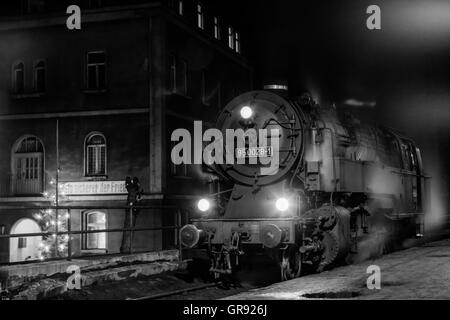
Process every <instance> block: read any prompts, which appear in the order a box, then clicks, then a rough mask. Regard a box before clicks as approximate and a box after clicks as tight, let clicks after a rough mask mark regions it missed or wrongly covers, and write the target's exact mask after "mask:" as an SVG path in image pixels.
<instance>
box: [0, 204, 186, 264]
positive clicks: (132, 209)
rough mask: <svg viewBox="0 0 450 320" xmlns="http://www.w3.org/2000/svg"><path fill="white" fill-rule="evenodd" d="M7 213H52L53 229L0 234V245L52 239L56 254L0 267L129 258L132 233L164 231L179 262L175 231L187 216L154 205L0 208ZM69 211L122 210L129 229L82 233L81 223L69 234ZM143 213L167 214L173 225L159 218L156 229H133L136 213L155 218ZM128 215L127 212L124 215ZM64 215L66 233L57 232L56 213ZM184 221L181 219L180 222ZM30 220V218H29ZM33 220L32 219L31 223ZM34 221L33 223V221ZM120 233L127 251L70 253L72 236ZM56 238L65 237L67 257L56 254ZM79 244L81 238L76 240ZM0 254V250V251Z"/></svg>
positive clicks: (84, 230)
mask: <svg viewBox="0 0 450 320" xmlns="http://www.w3.org/2000/svg"><path fill="white" fill-rule="evenodd" d="M5 210H8V212H12V211H22V212H23V211H25V210H26V211H32V210H39V211H41V210H54V212H55V216H56V224H55V225H54V230H51V231H50V230H48V231H42V232H30V233H13V234H11V231H9V232H8V233H6V232H5V233H4V234H2V233H1V230H0V241H1V240H2V239H13V238H28V237H42V238H46V237H47V238H48V237H50V238H51V239H53V241H54V243H53V245H54V247H55V249H56V250H55V252H56V254H55V255H54V256H51V257H47V258H45V259H33V260H28V261H17V262H1V261H0V265H10V264H23V263H30V262H37V261H39V260H41V261H52V260H55V261H57V260H68V261H70V260H72V259H73V258H83V257H93V256H108V255H117V254H132V253H137V251H135V250H134V245H133V244H134V241H133V238H134V235H135V233H136V232H142V231H166V230H169V231H170V230H173V232H174V234H173V244H171V248H172V249H173V248H176V249H178V250H179V259H180V260H182V246H181V243H180V241H179V231H180V229H181V227H182V226H183V221H185V222H186V221H187V219H188V215H187V214H186V212H183V210H182V209H181V208H180V207H177V206H171V205H156V206H148V205H142V206H79V205H74V206H65V205H64V206H62V205H58V206H56V205H48V206H0V211H5ZM73 210H80V211H82V212H86V211H87V212H91V211H95V210H124V212H123V214H124V216H125V219H127V218H128V219H129V221H128V224H125V223H124V225H128V226H129V227H122V228H118V227H114V228H104V229H95V230H86V229H84V227H83V223H80V230H73V229H72V227H73V224H72V220H73V215H72V213H73ZM143 210H157V211H158V212H159V213H160V214H161V215H162V216H163V215H167V214H172V215H173V216H172V218H173V219H171V221H173V224H172V225H163V223H164V222H163V219H162V218H161V225H159V226H148V227H137V226H135V223H134V221H133V219H136V216H137V212H140V213H139V215H144V214H155V213H154V212H148V211H147V212H145V213H144V212H141V211H143ZM127 211H128V212H127ZM61 212H64V213H65V215H64V216H65V218H66V228H65V229H66V230H61V229H59V228H58V221H59V220H58V217H59V213H61ZM0 217H1V215H0ZM24 217H28V215H25V216H24ZM183 218H184V219H183ZM30 219H31V218H30ZM33 220H35V219H33ZM35 221H36V220H35ZM1 224H2V221H1V219H0V225H1ZM3 230H4V228H3ZM120 232H121V233H122V244H123V243H124V242H125V243H126V244H127V248H126V249H127V250H126V251H125V250H123V249H124V248H122V247H121V248H120V252H117V251H116V252H109V251H106V252H101V253H89V254H83V253H82V254H74V252H73V246H74V240H75V239H74V236H76V235H80V236H81V237H83V236H85V235H88V234H96V233H120ZM59 236H67V237H68V239H67V253H65V254H59V253H58V240H59ZM160 237H161V239H160V243H161V249H162V250H165V249H167V248H164V235H163V234H161V235H160ZM79 240H80V241H81V242H82V238H80V239H79ZM0 250H1V247H0ZM151 251H154V250H150V249H149V250H141V251H139V252H151ZM80 252H83V250H82V249H80Z"/></svg>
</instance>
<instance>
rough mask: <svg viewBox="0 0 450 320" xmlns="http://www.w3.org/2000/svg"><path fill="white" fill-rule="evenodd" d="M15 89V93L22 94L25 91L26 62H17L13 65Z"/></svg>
mask: <svg viewBox="0 0 450 320" xmlns="http://www.w3.org/2000/svg"><path fill="white" fill-rule="evenodd" d="M12 78H13V91H14V93H15V94H22V93H24V92H25V64H24V63H23V62H17V63H15V64H14V66H13V74H12Z"/></svg>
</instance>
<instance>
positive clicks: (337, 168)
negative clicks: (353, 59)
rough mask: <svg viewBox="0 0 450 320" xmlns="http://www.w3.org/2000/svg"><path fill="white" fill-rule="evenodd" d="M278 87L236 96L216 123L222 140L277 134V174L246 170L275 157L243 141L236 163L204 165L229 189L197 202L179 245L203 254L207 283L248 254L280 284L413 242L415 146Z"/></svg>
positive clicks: (420, 192) (420, 209)
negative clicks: (265, 258)
mask: <svg viewBox="0 0 450 320" xmlns="http://www.w3.org/2000/svg"><path fill="white" fill-rule="evenodd" d="M283 89H285V88H283V87H279V86H272V87H268V88H265V90H261V91H252V92H248V93H244V94H242V95H240V96H238V97H236V98H235V99H234V100H232V101H231V102H230V103H229V104H228V105H227V106H226V107H225V108H224V109H223V110H222V112H221V113H220V115H219V117H218V120H217V124H216V127H217V128H218V129H219V130H221V131H222V132H223V134H224V135H225V134H226V130H227V129H235V130H236V129H242V130H244V132H247V131H248V130H249V129H255V130H259V129H269V128H270V129H277V130H278V131H277V132H279V135H278V136H277V137H278V138H279V139H278V144H279V146H278V155H279V166H278V168H277V170H275V171H274V172H268V171H270V168H268V167H267V164H261V163H257V164H255V163H254V162H252V163H251V161H250V159H251V158H252V154H253V155H255V154H256V155H258V154H259V155H264V156H265V157H273V156H274V155H273V154H271V151H270V150H269V151H268V150H265V149H264V147H261V146H257V147H256V148H257V150H256V151H255V150H252V149H254V148H255V147H254V146H253V147H252V144H251V143H249V140H251V136H248V135H246V136H245V137H244V139H245V141H244V144H243V146H244V150H238V148H236V149H235V151H236V152H235V154H234V157H235V158H237V157H239V156H240V157H243V158H246V159H245V162H244V163H243V162H242V161H241V162H240V163H236V164H234V165H230V164H221V165H216V166H214V167H213V169H214V170H215V171H216V173H217V176H219V177H225V178H226V179H228V180H229V181H231V182H232V184H233V186H232V190H230V191H226V192H220V193H216V194H211V195H208V196H205V199H201V200H200V201H199V209H200V210H202V211H204V212H205V214H204V216H203V217H202V218H200V219H194V220H193V221H192V224H189V225H186V226H184V227H183V228H182V229H181V231H180V240H181V243H182V244H183V245H184V246H185V247H188V248H197V247H203V248H206V249H207V251H208V253H209V256H210V259H211V267H210V271H211V272H213V273H214V274H215V275H216V276H219V275H220V274H227V273H232V271H233V268H234V267H235V266H236V265H238V264H239V259H240V257H241V256H242V255H245V254H246V252H247V251H249V250H253V249H263V250H265V251H266V252H267V254H269V255H270V256H272V257H274V258H275V259H278V261H279V264H280V267H281V276H282V279H283V280H287V279H291V278H294V277H297V276H300V275H301V274H303V273H304V272H320V271H321V270H323V269H325V268H329V267H331V266H333V265H334V264H336V263H338V262H341V261H347V262H348V263H351V262H352V261H354V260H355V259H364V258H367V257H369V256H371V255H373V254H381V253H383V252H386V251H388V250H393V249H395V247H396V245H399V244H401V241H402V240H404V239H407V238H413V237H417V236H421V235H422V233H423V216H424V211H425V210H424V203H425V200H424V199H425V194H426V192H425V191H426V188H425V177H424V174H423V169H422V161H421V155H420V151H419V149H418V148H417V146H416V145H415V143H414V142H413V141H412V140H411V139H408V138H407V137H405V136H403V135H401V134H399V133H397V132H395V131H394V130H391V129H387V128H383V127H378V126H373V125H366V124H362V123H360V121H359V120H358V119H356V118H355V117H354V116H352V115H349V114H348V113H340V112H338V111H337V110H336V108H334V107H323V106H319V105H317V104H316V103H315V102H314V101H313V100H312V98H311V97H310V95H307V94H306V95H303V96H301V97H300V98H298V99H295V100H294V99H289V98H288V97H287V93H286V92H287V91H285V90H283ZM270 138H271V137H269V140H270ZM272 138H273V137H272ZM241 149H242V148H241ZM262 169H266V170H262Z"/></svg>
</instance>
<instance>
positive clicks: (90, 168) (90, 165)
mask: <svg viewBox="0 0 450 320" xmlns="http://www.w3.org/2000/svg"><path fill="white" fill-rule="evenodd" d="M85 154H86V168H85V172H86V175H87V176H104V175H106V139H105V137H104V136H103V135H102V134H100V133H93V134H90V135H89V136H88V137H87V139H86V143H85Z"/></svg>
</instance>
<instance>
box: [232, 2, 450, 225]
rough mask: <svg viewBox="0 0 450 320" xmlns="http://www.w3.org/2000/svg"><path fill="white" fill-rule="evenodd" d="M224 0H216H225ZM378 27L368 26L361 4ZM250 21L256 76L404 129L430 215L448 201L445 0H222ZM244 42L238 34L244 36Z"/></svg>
mask: <svg viewBox="0 0 450 320" xmlns="http://www.w3.org/2000/svg"><path fill="white" fill-rule="evenodd" d="M224 4H225V2H224ZM372 4H376V5H378V6H379V7H380V8H381V30H369V29H368V28H367V27H366V20H367V18H368V17H369V14H367V13H366V10H367V7H368V6H369V5H372ZM225 8H227V10H233V11H234V13H235V14H236V15H237V16H239V17H240V20H241V23H242V24H243V25H247V26H249V34H248V36H249V37H248V39H249V40H250V43H247V48H245V47H244V48H245V49H247V52H248V54H249V58H250V61H251V62H252V63H253V64H254V65H255V77H256V79H255V86H256V87H257V88H258V87H262V85H263V84H267V83H272V82H287V83H288V84H289V87H290V90H291V93H292V94H299V93H301V92H302V91H305V90H308V91H309V92H311V93H312V94H313V96H314V97H315V99H316V100H317V101H318V102H320V103H321V104H329V103H333V102H334V103H336V104H337V106H338V107H342V106H345V105H346V106H347V107H351V108H353V109H354V111H355V112H356V113H358V114H359V115H360V116H361V117H363V118H365V119H366V120H371V121H375V122H378V123H381V124H383V125H387V126H391V127H394V128H396V129H398V130H399V131H401V132H403V133H404V134H406V135H407V136H409V137H411V138H413V140H415V141H416V142H417V143H418V144H419V147H420V148H421V151H422V156H423V159H424V164H425V167H426V171H427V174H428V175H430V176H432V180H431V181H432V182H431V194H432V199H431V200H432V209H433V215H432V216H431V220H430V221H429V222H430V225H431V224H434V223H439V221H440V218H441V217H442V215H443V214H446V208H447V207H448V202H449V192H448V183H447V181H448V178H449V175H450V174H449V170H448V168H447V167H448V166H447V163H448V160H449V158H450V157H449V156H450V154H449V149H450V142H449V139H448V137H449V135H450V134H449V133H450V130H449V125H448V123H449V122H450V76H449V67H450V2H448V1H438V0H427V1H420V0H390V1H384V0H376V1H372V0H371V1H365V0H346V1H342V0H341V1H337V0H336V1H334V0H331V1H286V0H281V1H280V0H278V1H263V0H247V1H236V2H235V4H233V3H232V2H230V1H226V6H225ZM243 46H245V44H243Z"/></svg>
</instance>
